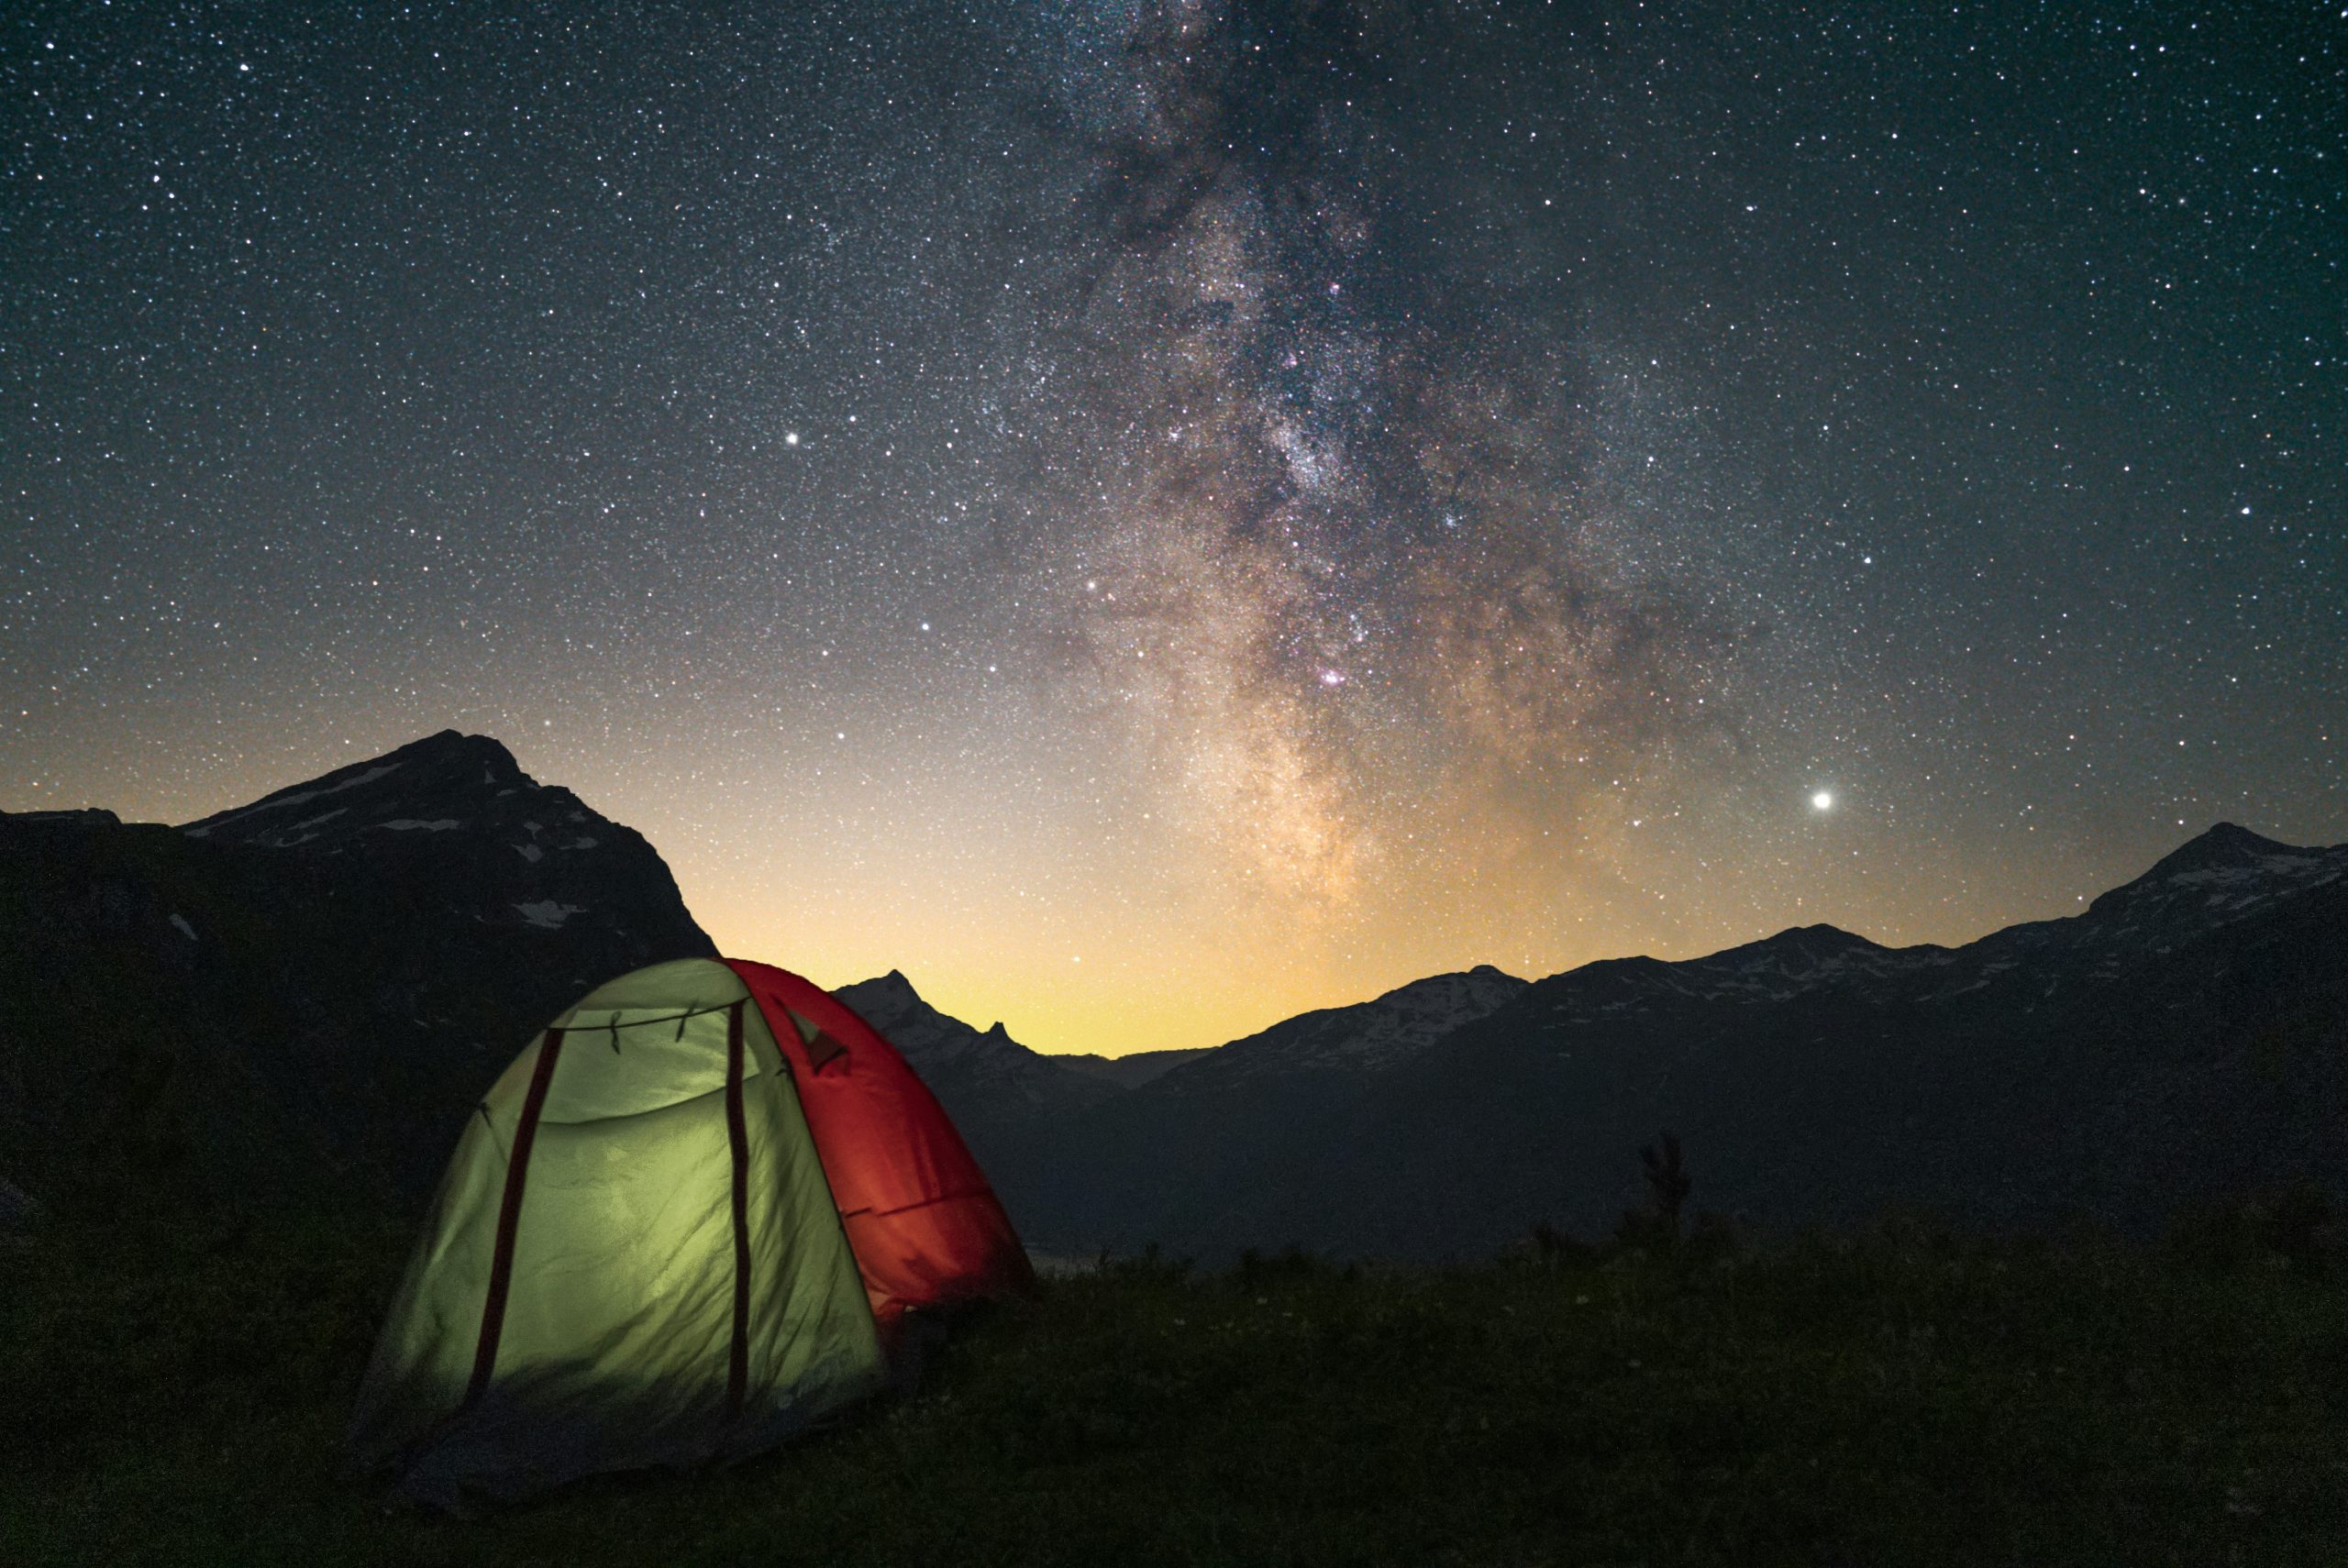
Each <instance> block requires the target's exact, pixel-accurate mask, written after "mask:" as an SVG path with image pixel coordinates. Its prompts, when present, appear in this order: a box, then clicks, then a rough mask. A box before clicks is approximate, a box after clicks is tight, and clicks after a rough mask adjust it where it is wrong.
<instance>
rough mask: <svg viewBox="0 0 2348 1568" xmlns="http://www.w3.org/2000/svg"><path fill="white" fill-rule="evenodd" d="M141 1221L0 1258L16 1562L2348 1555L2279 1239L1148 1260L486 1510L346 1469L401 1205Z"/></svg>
mask: <svg viewBox="0 0 2348 1568" xmlns="http://www.w3.org/2000/svg"><path fill="white" fill-rule="evenodd" d="M137 1230H138V1232H139V1233H134V1231H131V1230H125V1229H120V1228H116V1229H111V1230H108V1231H91V1230H87V1229H83V1228H80V1227H75V1226H70V1225H63V1224H60V1225H58V1226H56V1227H53V1228H52V1230H51V1231H50V1232H49V1233H47V1234H46V1235H44V1236H43V1237H41V1238H40V1239H39V1241H38V1242H37V1243H35V1244H33V1245H30V1246H28V1247H20V1248H18V1249H17V1250H16V1251H14V1252H10V1253H0V1281H5V1282H6V1291H5V1295H0V1395H5V1407H6V1411H7V1419H6V1421H5V1422H0V1561H6V1562H11V1563H46V1562H112V1563H138V1562H158V1563H186V1562H237V1563H266V1562H299V1563H303V1564H305V1565H310V1568H322V1565H325V1564H333V1563H344V1562H350V1563H371V1562H381V1563H398V1564H430V1563H457V1562H499V1563H530V1562H543V1563H548V1564H554V1563H561V1564H566V1565H569V1564H584V1563H599V1562H660V1563H724V1562H825V1563H830V1562H839V1563H964V1562H968V1563H1084V1564H1096V1563H1108V1562H1116V1563H1136V1564H1143V1563H1158V1562H1166V1563H1259V1562H1260V1563H1298V1564H1303V1563H1332V1564H1334V1563H1379V1562H1408V1563H1430V1564H1442V1563H1456V1564H1491V1565H1495V1568H1498V1565H1527V1568H1529V1565H1532V1564H1541V1563H1557V1564H1567V1563H1571V1564H1578V1565H1589V1564H1606V1563H1612V1564H1630V1563H1649V1564H1664V1563H1738V1564H1755V1563H1780V1562H1783V1563H1804V1564H1832V1563H1888V1562H1899V1563H1911V1562H1912V1563H1935V1562H1949V1563H1956V1562H1964V1563H1977V1562H2016V1563H2049V1562H2083V1563H2084V1562H2113V1563H2120V1562H2125V1563H2131V1564H2142V1563H2157V1562H2176V1563H2196V1564H2199V1563H2228V1562H2241V1563H2262V1564H2265V1563H2298V1562H2306V1563H2317V1562H2343V1561H2348V1515H2343V1507H2348V1505H2343V1503H2342V1498H2343V1497H2348V1279H2343V1278H2342V1276H2341V1274H2340V1273H2339V1271H2337V1270H2334V1271H2331V1272H2330V1273H2326V1272H2324V1271H2322V1270H2321V1269H2320V1268H2311V1267H2309V1266H2308V1265H2307V1264H2306V1262H2305V1261H2304V1260H2302V1261H2301V1262H2300V1263H2299V1264H2292V1263H2290V1262H2289V1261H2288V1260H2285V1259H2282V1258H2280V1257H2277V1256H2274V1255H2270V1254H2265V1253H2259V1252H2256V1251H2255V1250H2253V1251H2252V1252H2251V1253H2249V1254H2248V1255H2246V1256H2243V1257H2241V1259H2240V1261H2236V1262H2232V1263H2228V1264H2221V1263H2217V1262H2212V1261H2210V1259H2209V1258H2207V1257H2201V1258H2187V1257H2181V1256H2179V1255H2177V1254H2176V1253H2173V1252H2167V1251H2157V1250H2150V1249H2130V1248H2124V1247H2121V1246H2118V1245H2116V1244H2107V1243H2096V1242H2080V1243H2078V1244H2076V1245H2069V1246H2063V1247H2055V1246H2046V1245H2031V1244H2022V1243H1998V1244H1992V1243H1988V1242H1966V1241H1959V1240H1953V1239H1950V1238H1947V1237H1944V1236H1938V1235H1934V1234H1931V1233H1928V1232H1924V1231H1894V1232H1885V1233H1877V1234H1875V1235H1871V1236H1869V1237H1867V1238H1866V1239H1864V1240H1861V1241H1858V1242H1840V1243H1838V1242H1827V1241H1823V1240H1811V1241H1801V1242H1789V1243H1786V1244H1783V1245H1779V1246H1774V1247H1771V1248H1769V1249H1767V1250H1764V1251H1761V1252H1758V1253H1738V1252H1736V1251H1735V1250H1733V1249H1732V1248H1728V1247H1725V1246H1720V1245H1705V1246H1680V1247H1677V1248H1662V1249H1654V1250H1638V1249H1631V1250H1623V1249H1617V1250H1614V1251H1611V1252H1600V1253H1583V1252H1581V1251H1579V1250H1578V1249H1571V1248H1565V1247H1555V1246H1553V1247H1548V1248H1545V1249H1534V1250H1532V1251H1529V1252H1527V1253H1524V1254H1523V1255H1521V1256H1515V1257H1512V1258H1510V1259H1507V1260H1503V1261H1501V1262H1498V1263H1494V1264H1488V1265H1485V1266H1481V1267H1476V1268H1463V1269H1456V1270H1434V1269H1429V1270H1401V1269H1396V1270H1368V1271H1363V1270H1341V1269H1337V1268H1335V1267H1332V1266H1329V1265H1325V1264H1315V1263H1312V1262H1310V1261H1307V1260H1296V1259H1290V1260H1282V1261H1277V1262H1271V1263H1257V1264H1251V1265H1248V1266H1245V1267H1242V1268H1240V1269H1237V1270H1234V1271H1231V1272H1228V1273H1224V1274H1218V1275H1191V1274H1190V1273H1189V1272H1187V1271H1185V1270H1182V1269H1180V1268H1176V1267H1168V1266H1162V1265H1159V1264H1156V1263H1154V1262H1143V1263H1137V1264H1126V1265H1122V1266H1113V1267H1109V1268H1107V1269H1104V1270H1103V1271H1102V1272H1100V1273H1098V1274H1093V1275H1082V1276H1078V1277H1072V1278H1064V1279H1058V1280H1055V1281H1052V1282H1050V1283H1049V1284H1048V1285H1047V1288H1046V1290H1045V1292H1044V1294H1043V1296H1042V1297H1041V1299H1040V1300H1038V1301H1037V1302H1036V1303H1034V1304H1032V1305H1030V1306H1026V1307H1022V1308H1018V1309H1003V1310H999V1311H996V1312H994V1313H993V1314H991V1316H990V1317H988V1318H986V1319H984V1320H981V1321H979V1322H977V1323H975V1324H972V1325H969V1327H967V1328H966V1329H965V1330H964V1331H962V1332H961V1333H960V1334H959V1335H958V1337H957V1338H956V1339H955V1340H954V1342H952V1343H951V1344H950V1345H949V1347H948V1348H947V1350H946V1351H945V1352H944V1353H941V1355H940V1356H939V1358H938V1359H937V1360H936V1362H935V1363H934V1364H933V1365H932V1366H931V1368H930V1369H929V1373H928V1375H926V1377H925V1379H924V1381H923V1384H922V1386H921V1387H920V1390H919V1392H918V1393H916V1394H915V1395H914V1396H912V1397H905V1398H902V1399H899V1400H896V1401H893V1402H890V1403H885V1404H882V1405H880V1406H876V1407H873V1408H869V1409H867V1410H866V1411H864V1412H862V1413H861V1414H860V1415H859V1416H858V1417H857V1418H856V1419H852V1420H850V1421H848V1422H847V1423H844V1424H843V1425H842V1426H841V1427H839V1428H838V1429H836V1430H833V1431H830V1432H828V1433H825V1434H823V1435H821V1436H818V1437H816V1438H814V1439H813V1440H811V1441H803V1442H801V1443H798V1444H795V1445H793V1446H792V1447H790V1448H787V1449H785V1450H783V1451H781V1452H776V1453H773V1454H771V1455H768V1456H766V1457H763V1458H760V1459H759V1460H756V1461H753V1462H750V1463H744V1464H741V1465H738V1466H737V1467H735V1468H733V1469H730V1470H725V1471H721V1472H714V1473H708V1474H696V1475H683V1476H679V1475H660V1476H637V1477H625V1478H611V1479H605V1480H602V1481H597V1482H592V1483H585V1484H581V1485H577V1486H575V1487H572V1488H570V1489H568V1490H566V1491H564V1492H562V1493H560V1494H558V1495H556V1496H551V1497H549V1498H547V1499H545V1500H544V1501H542V1502H540V1503H537V1504H536V1505H534V1506H530V1507H521V1508H515V1509H512V1510H507V1511H504V1512H499V1513H494V1514H492V1515H489V1516H487V1517H484V1518H477V1519H471V1520H459V1519H449V1518H437V1517H432V1516H426V1515H421V1514H417V1513H415V1512H412V1511H409V1510H406V1509H404V1508H397V1507H388V1506H387V1505H386V1504H385V1502H384V1501H383V1499H382V1497H381V1496H380V1495H378V1494H376V1493H374V1492H372V1491H370V1490H367V1489H365V1488H360V1487H353V1486H350V1485H346V1484H345V1483H343V1482H341V1481H340V1480H338V1476H337V1466H338V1441H339V1437H340V1430H341V1423H342V1420H343V1418H344V1414H345V1410H346V1408H347V1405H348V1401H349V1395H350V1392H351V1390H352V1387H353V1386H354V1385H355V1383H356V1380H357V1377H358V1374H359V1371H360V1365H361V1364H362V1363H363V1361H364V1359H365V1356H366V1352H367V1349H368V1345H369V1342H370V1341H371V1337H372V1333H373V1330H374V1326H375V1317H376V1314H377V1312H378V1311H379V1310H380V1305H381V1302H382V1298H383V1297H384V1296H385V1295H386V1294H387V1292H388V1290H389V1288H390V1286H391V1284H392V1283H393V1275H394V1274H395V1273H396V1271H397V1268H398V1266H399V1263H400V1260H401V1254H402V1253H404V1248H405V1238H404V1236H401V1235H399V1234H397V1233H396V1232H395V1231H393V1229H392V1228H390V1227H387V1226H385V1225H382V1224H380V1223H372V1222H370V1223H362V1224H358V1225H349V1224H330V1223H327V1222H325V1221H311V1222H306V1223H305V1222H294V1221H285V1222H275V1223H271V1224H268V1225H264V1226H261V1227H260V1228H258V1229H255V1230H252V1231H248V1232H243V1233H238V1234H224V1233H222V1232H220V1231H217V1230H216V1229H212V1228H207V1227H205V1226H204V1225H202V1224H197V1223H181V1224H167V1223H164V1222H162V1221H161V1220H156V1221H153V1222H150V1223H148V1224H145V1225H143V1226H140V1227H138V1228H137Z"/></svg>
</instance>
